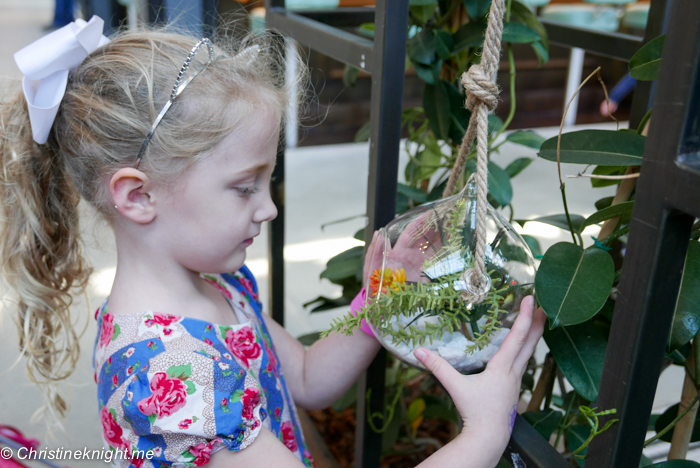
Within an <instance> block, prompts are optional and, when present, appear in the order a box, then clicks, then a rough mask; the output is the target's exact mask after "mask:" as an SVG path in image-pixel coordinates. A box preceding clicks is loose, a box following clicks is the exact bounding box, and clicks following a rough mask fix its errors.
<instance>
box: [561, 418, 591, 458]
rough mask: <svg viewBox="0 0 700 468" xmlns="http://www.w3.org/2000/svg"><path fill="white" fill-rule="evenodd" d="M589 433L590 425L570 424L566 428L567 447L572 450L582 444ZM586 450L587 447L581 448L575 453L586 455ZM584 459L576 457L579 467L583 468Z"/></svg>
mask: <svg viewBox="0 0 700 468" xmlns="http://www.w3.org/2000/svg"><path fill="white" fill-rule="evenodd" d="M590 435H591V426H571V427H569V428H568V429H567V430H566V440H567V441H568V442H569V449H570V450H571V451H572V452H573V451H575V450H576V449H578V448H579V447H580V446H582V445H583V443H584V442H586V440H587V439H588V436H590ZM587 452H588V447H586V448H584V449H583V450H581V451H580V452H579V453H577V455H580V456H583V457H585V456H586V453H587ZM584 461H585V460H581V459H578V458H577V459H576V463H578V465H579V467H581V468H584Z"/></svg>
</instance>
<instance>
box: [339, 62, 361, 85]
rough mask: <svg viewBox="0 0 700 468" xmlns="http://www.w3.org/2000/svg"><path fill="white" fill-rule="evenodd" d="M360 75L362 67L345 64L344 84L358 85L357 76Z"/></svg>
mask: <svg viewBox="0 0 700 468" xmlns="http://www.w3.org/2000/svg"><path fill="white" fill-rule="evenodd" d="M358 76H360V69H359V68H356V67H353V66H352V65H345V69H344V70H343V84H345V86H347V87H348V88H354V87H355V85H357V77H358Z"/></svg>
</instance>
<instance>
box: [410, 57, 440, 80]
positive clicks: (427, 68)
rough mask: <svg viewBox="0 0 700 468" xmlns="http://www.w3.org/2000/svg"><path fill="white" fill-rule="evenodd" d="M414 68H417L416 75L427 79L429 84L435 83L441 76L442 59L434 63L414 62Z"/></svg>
mask: <svg viewBox="0 0 700 468" xmlns="http://www.w3.org/2000/svg"><path fill="white" fill-rule="evenodd" d="M413 68H414V69H415V70H416V75H418V78H420V79H421V80H423V81H425V82H426V83H428V84H431V85H434V84H435V83H437V82H438V81H439V80H440V78H439V76H440V69H442V60H438V61H437V62H435V63H433V64H432V65H422V64H420V63H414V64H413Z"/></svg>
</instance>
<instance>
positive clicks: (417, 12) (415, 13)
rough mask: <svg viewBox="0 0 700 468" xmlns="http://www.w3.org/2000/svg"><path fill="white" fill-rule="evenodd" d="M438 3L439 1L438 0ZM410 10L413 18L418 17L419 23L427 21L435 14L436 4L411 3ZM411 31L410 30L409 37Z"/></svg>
mask: <svg viewBox="0 0 700 468" xmlns="http://www.w3.org/2000/svg"><path fill="white" fill-rule="evenodd" d="M436 3H437V2H436ZM409 11H410V12H411V16H412V18H411V19H414V18H415V19H417V20H418V21H417V23H418V24H419V25H423V24H425V23H427V22H428V21H429V20H430V18H432V17H433V15H434V14H435V4H428V5H410V6H409ZM410 36H411V33H410V32H409V37H410Z"/></svg>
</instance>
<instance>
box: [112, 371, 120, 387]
mask: <svg viewBox="0 0 700 468" xmlns="http://www.w3.org/2000/svg"><path fill="white" fill-rule="evenodd" d="M112 385H113V386H115V387H117V386H119V378H118V377H117V374H114V375H113V376H112Z"/></svg>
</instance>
